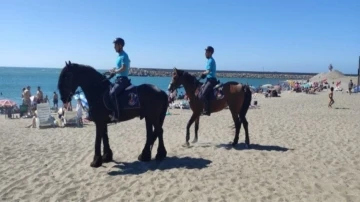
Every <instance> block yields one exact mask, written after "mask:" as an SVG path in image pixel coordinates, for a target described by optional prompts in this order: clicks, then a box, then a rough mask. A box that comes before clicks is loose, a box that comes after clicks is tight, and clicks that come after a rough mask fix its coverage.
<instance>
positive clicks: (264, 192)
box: [0, 92, 360, 202]
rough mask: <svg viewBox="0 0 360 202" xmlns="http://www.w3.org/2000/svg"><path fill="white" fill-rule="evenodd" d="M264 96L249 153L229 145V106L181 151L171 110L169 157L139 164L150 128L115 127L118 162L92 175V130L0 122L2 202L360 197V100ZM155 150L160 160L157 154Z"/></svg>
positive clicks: (180, 132)
mask: <svg viewBox="0 0 360 202" xmlns="http://www.w3.org/2000/svg"><path fill="white" fill-rule="evenodd" d="M327 94H328V93H327V92H322V93H318V94H316V95H307V94H304V93H288V92H284V93H283V94H282V95H281V96H282V97H281V98H264V97H263V96H258V98H256V100H258V104H259V105H260V108H259V109H250V110H249V112H248V115H247V118H248V122H249V130H250V140H251V143H252V149H249V150H248V149H244V145H243V142H244V130H243V128H242V129H241V132H240V142H241V144H239V146H237V147H236V148H231V147H229V146H228V143H229V142H230V141H232V140H233V137H234V135H233V134H234V130H233V129H232V128H231V126H232V124H233V123H232V119H231V115H230V112H229V110H223V111H221V112H219V113H216V114H212V115H211V116H210V117H201V120H200V130H199V142H198V143H196V144H192V146H191V147H190V148H185V147H182V144H183V143H184V141H185V126H186V123H187V121H188V119H189V118H190V115H191V111H189V110H176V109H172V110H170V111H171V113H172V115H169V116H167V118H166V120H165V124H164V140H165V146H166V149H167V151H168V158H166V159H165V160H164V161H162V162H160V163H158V162H156V161H152V162H148V163H143V162H138V161H137V156H138V155H139V154H140V152H141V149H142V148H143V145H144V144H145V122H144V121H143V120H139V119H133V120H131V121H128V122H124V123H119V124H115V125H110V126H109V138H110V146H111V148H112V150H113V152H114V160H115V161H116V162H112V163H107V164H103V166H102V167H100V168H97V169H94V168H91V167H90V166H89V165H90V163H91V161H92V158H93V154H94V141H95V135H94V134H95V127H94V125H93V124H89V125H85V126H84V127H83V128H70V127H68V128H50V129H41V130H38V129H28V128H25V126H26V125H29V124H30V123H31V119H14V120H9V119H5V118H4V117H3V116H1V117H0V162H1V164H0V200H1V201H251V202H256V201H290V202H294V201H316V202H319V201H334V202H342V201H353V202H357V201H360V147H359V143H360V132H359V131H360V119H359V111H360V105H359V99H360V94H353V95H351V96H350V95H349V94H346V93H344V92H335V95H334V99H335V104H334V106H333V107H334V108H333V109H329V108H328V107H327V104H328V97H327V96H328V95H327ZM193 131H194V129H193V127H192V128H191V140H192V139H193V137H194V132H193ZM156 147H157V144H156V145H155V147H154V149H153V157H154V156H155V154H156Z"/></svg>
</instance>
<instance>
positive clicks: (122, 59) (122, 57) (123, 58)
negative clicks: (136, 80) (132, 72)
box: [116, 51, 130, 77]
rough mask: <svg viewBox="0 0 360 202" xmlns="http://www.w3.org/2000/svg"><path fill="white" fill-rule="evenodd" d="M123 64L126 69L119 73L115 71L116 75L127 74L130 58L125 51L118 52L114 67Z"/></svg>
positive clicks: (119, 66)
mask: <svg viewBox="0 0 360 202" xmlns="http://www.w3.org/2000/svg"><path fill="white" fill-rule="evenodd" d="M124 64H125V67H126V70H125V71H123V72H120V73H117V74H116V76H126V77H127V76H128V75H129V69H130V59H129V56H128V54H127V53H126V52H125V51H122V52H121V53H119V56H118V58H117V60H116V68H117V69H120V68H121V67H122V66H123V65H124Z"/></svg>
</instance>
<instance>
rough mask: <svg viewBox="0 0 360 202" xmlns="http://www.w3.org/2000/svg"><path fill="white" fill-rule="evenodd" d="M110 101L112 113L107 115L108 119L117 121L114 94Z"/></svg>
mask: <svg viewBox="0 0 360 202" xmlns="http://www.w3.org/2000/svg"><path fill="white" fill-rule="evenodd" d="M110 99H111V103H112V114H111V115H109V117H110V120H111V121H112V122H116V121H117V116H116V115H117V112H118V106H117V103H116V96H111V98H110Z"/></svg>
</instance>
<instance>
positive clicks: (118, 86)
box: [110, 76, 130, 98]
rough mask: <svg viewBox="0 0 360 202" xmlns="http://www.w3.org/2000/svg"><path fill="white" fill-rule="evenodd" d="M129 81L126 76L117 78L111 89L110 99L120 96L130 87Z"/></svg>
mask: <svg viewBox="0 0 360 202" xmlns="http://www.w3.org/2000/svg"><path fill="white" fill-rule="evenodd" d="M129 82H130V81H129V79H128V78H127V77H126V76H119V77H117V78H116V80H115V83H114V86H113V87H112V88H111V89H110V97H112V98H114V97H116V96H117V95H120V94H121V93H122V92H123V91H124V90H125V88H127V87H128V86H129Z"/></svg>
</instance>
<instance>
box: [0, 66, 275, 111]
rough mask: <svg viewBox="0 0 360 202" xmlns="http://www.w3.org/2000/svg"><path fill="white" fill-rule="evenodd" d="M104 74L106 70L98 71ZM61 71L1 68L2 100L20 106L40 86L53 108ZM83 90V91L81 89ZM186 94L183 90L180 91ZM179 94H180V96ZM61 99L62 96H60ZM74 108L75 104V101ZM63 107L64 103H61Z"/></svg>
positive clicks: (137, 80) (164, 82) (164, 81)
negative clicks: (25, 92) (26, 93)
mask: <svg viewBox="0 0 360 202" xmlns="http://www.w3.org/2000/svg"><path fill="white" fill-rule="evenodd" d="M98 71H99V72H101V73H103V72H105V71H106V70H98ZM60 72H61V69H60V68H59V69H56V68H26V67H0V99H11V100H13V101H15V102H16V103H17V104H18V105H19V104H21V103H22V98H21V94H22V89H23V88H25V87H27V86H30V87H31V91H30V92H31V94H32V95H35V94H36V91H37V87H38V86H40V87H41V89H42V91H43V94H44V97H45V95H47V96H48V97H49V100H50V103H51V106H52V96H53V92H57V93H58V94H59V92H58V89H57V82H58V78H59V75H60ZM130 79H131V82H132V84H134V85H139V84H143V83H149V84H154V85H156V86H158V87H159V88H160V89H162V90H164V91H167V87H168V85H169V83H170V81H171V78H170V77H138V76H131V77H130ZM218 79H219V80H220V81H221V82H227V81H237V82H241V83H248V84H249V85H253V86H259V85H263V84H277V83H278V82H279V79H267V78H264V79H250V78H218ZM80 90H81V89H80ZM178 92H179V93H180V92H184V91H183V89H180V90H179V91H178ZM179 93H178V94H179ZM59 98H60V95H59ZM72 104H73V106H75V105H74V104H75V102H74V100H73V103H72ZM59 105H60V106H61V105H62V103H61V102H60V103H59Z"/></svg>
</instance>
